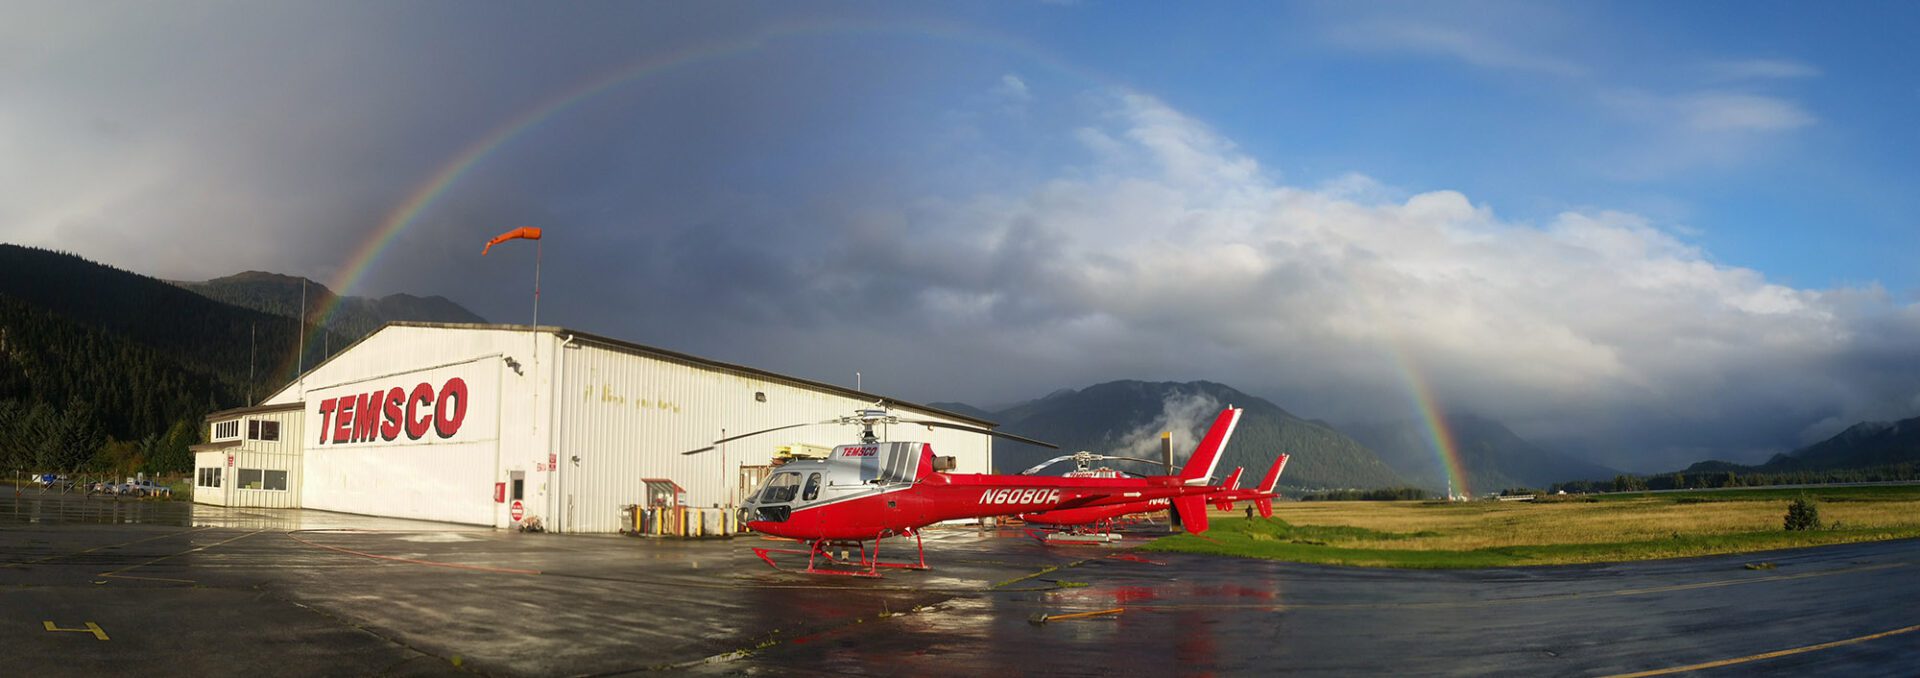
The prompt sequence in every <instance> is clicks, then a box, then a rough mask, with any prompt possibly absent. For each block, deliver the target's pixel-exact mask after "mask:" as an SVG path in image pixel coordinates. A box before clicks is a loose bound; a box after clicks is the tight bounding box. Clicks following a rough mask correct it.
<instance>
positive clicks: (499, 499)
mask: <svg viewBox="0 0 1920 678" xmlns="http://www.w3.org/2000/svg"><path fill="white" fill-rule="evenodd" d="M493 503H495V504H505V503H507V484H506V483H494V484H493Z"/></svg>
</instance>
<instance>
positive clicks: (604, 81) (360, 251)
mask: <svg viewBox="0 0 1920 678" xmlns="http://www.w3.org/2000/svg"><path fill="white" fill-rule="evenodd" d="M849 33H882V34H902V33H904V34H907V35H909V36H912V37H924V38H938V39H946V40H950V41H954V42H962V43H966V44H974V45H985V46H988V47H993V48H997V49H1000V50H1002V51H1007V52H1014V53H1018V54H1021V55H1023V56H1025V57H1028V58H1030V59H1032V60H1033V61H1035V62H1037V63H1038V64H1040V65H1041V66H1044V67H1046V68H1048V69H1049V70H1053V71H1056V72H1063V73H1067V74H1069V75H1073V76H1077V77H1080V78H1083V79H1091V80H1096V81H1100V80H1103V79H1102V78H1099V77H1098V76H1095V75H1092V74H1089V73H1087V72H1085V71H1083V70H1081V69H1078V68H1077V67H1074V66H1072V65H1070V64H1067V63H1065V62H1064V61H1061V60H1060V59H1058V58H1057V57H1055V56H1053V55H1051V54H1048V53H1045V52H1042V51H1039V50H1037V49H1034V48H1032V47H1030V46H1027V45H1023V44H1019V43H1016V42H1014V41H1012V40H1010V39H1008V38H1006V37H1004V36H999V35H994V34H989V33H984V32H981V31H979V30H977V29H975V28H973V27H970V26H964V25H961V24H953V23H939V22H925V21H923V22H921V23H918V24H913V25H905V24H894V23H867V22H855V21H844V20H842V21H831V22H799V23H792V24H787V25H783V26H778V27H772V28H769V29H766V30H763V31H760V32H757V33H751V34H748V35H745V36H742V37H740V38H736V39H732V40H724V41H719V42H715V43H711V44H707V45H702V46H697V47H690V48H687V49H682V50H678V51H672V52H666V53H662V54H657V55H651V56H648V57H645V58H642V59H639V60H637V61H633V62H630V63H627V64H625V65H622V66H620V67H618V68H615V69H613V70H611V71H609V72H607V73H604V74H601V75H599V76H596V77H592V78H589V79H587V80H584V81H582V82H580V83H579V84H576V85H574V86H572V87H568V88H564V89H562V90H560V91H559V93H558V94H557V95H555V96H553V97H551V98H549V99H547V100H546V102H545V103H541V104H538V105H535V106H533V107H531V108H528V109H527V110H526V111H524V112H522V113H520V114H519V115H516V116H513V117H512V118H510V119H508V120H507V121H506V122H504V123H501V124H500V125H497V126H495V127H494V128H493V129H492V130H491V131H489V132H488V133H486V134H485V135H482V136H481V137H480V138H478V139H475V140H474V141H473V142H472V143H470V144H468V145H467V146H466V147H465V149H464V150H461V151H460V152H459V153H456V154H454V156H453V157H452V158H450V159H448V160H447V161H446V162H445V163H444V164H442V165H441V166H440V168H439V169H438V170H436V171H434V172H433V174H432V175H430V176H429V177H428V178H427V180H426V181H425V182H422V183H421V184H420V185H418V186H417V187H415V188H414V190H413V191H412V192H411V193H409V194H408V195H407V197H406V199H404V200H402V201H401V202H400V204H399V205H397V206H396V207H394V209H393V211H391V212H389V213H388V214H387V216H386V218H385V219H384V220H382V221H381V222H380V225H379V227H377V228H375V229H374V231H373V233H372V234H371V235H369V236H368V237H367V239H366V240H365V241H363V242H361V244H360V246H359V247H358V248H356V249H355V250H354V252H353V254H352V255H351V256H349V257H348V258H347V261H346V263H345V264H344V265H343V266H342V267H341V268H340V269H339V272H338V273H337V274H336V275H334V276H333V280H332V281H331V282H329V283H328V287H329V288H331V289H332V290H333V292H334V295H335V296H334V298H333V299H332V300H330V301H328V302H327V303H325V304H323V305H322V306H321V307H320V308H319V309H318V313H316V314H315V315H314V316H312V317H311V318H310V319H309V320H308V322H309V323H311V324H312V330H311V334H309V335H308V337H307V343H308V344H312V343H314V341H316V340H317V338H318V337H319V336H320V333H321V332H323V331H325V329H324V328H325V327H326V326H327V324H328V323H329V322H330V321H331V320H332V319H333V314H334V313H336V312H338V311H339V310H340V299H342V298H344V297H345V296H346V295H348V294H349V293H350V292H352V291H353V290H354V289H355V287H356V286H357V285H358V284H359V283H360V279H361V278H362V277H365V276H366V273H367V271H368V270H370V269H372V268H373V267H374V265H375V264H377V263H379V261H380V255H381V254H382V253H384V252H385V251H386V249H387V248H388V247H389V246H390V245H391V244H392V243H393V241H394V239H395V238H398V237H399V236H400V234H401V233H403V232H405V231H406V230H407V228H408V227H410V226H412V225H413V223H414V222H415V220H417V219H418V218H419V217H420V215H421V213H423V212H425V211H426V210H427V209H428V208H430V207H432V206H433V205H434V204H436V203H437V202H439V200H440V198H441V197H442V196H444V195H445V194H446V192H447V189H448V188H450V187H452V186H453V185H454V184H457V183H459V181H460V179H461V178H462V177H464V176H466V174H467V173H468V172H469V171H471V170H472V169H473V168H474V167H475V166H477V165H479V164H480V163H481V162H483V161H485V160H486V159H487V158H489V157H491V156H493V155H494V154H495V153H496V152H498V151H499V150H500V149H501V148H503V147H506V146H508V145H510V144H511V143H512V142H513V141H514V140H515V139H518V138H520V137H521V136H524V135H525V134H527V133H528V132H529V131H532V130H534V129H536V128H539V127H540V126H541V124H542V123H544V122H546V121H547V120H549V119H551V118H553V117H554V116H555V115H558V114H559V113H562V112H564V111H566V110H568V109H570V108H573V107H574V106H577V105H579V104H580V103H582V102H585V101H588V100H590V99H593V98H595V97H597V96H599V95H600V94H603V93H606V92H607V91H609V90H613V89H616V88H618V87H620V86H622V85H625V84H629V83H633V82H636V81H639V80H643V79H646V78H649V77H653V76H657V75H660V74H663V73H667V72H669V71H672V70H676V69H680V68H684V67H688V66H692V65H696V64H701V63H706V62H710V61H714V60H718V59H723V58H726V57H730V56H735V55H739V54H745V53H748V52H752V51H755V50H758V49H760V48H762V47H764V46H765V45H767V44H768V43H769V42H771V41H774V40H777V39H787V38H793V37H802V36H816V35H834V36H838V35H844V34H849ZM510 226H512V225H511V224H495V225H489V227H490V228H491V227H498V230H505V229H506V228H508V227H510ZM475 242H481V241H480V240H479V239H478V237H476V240H475ZM294 352H295V353H296V355H293V356H290V357H289V358H288V359H287V362H286V364H285V365H283V366H282V369H281V373H283V374H292V373H293V372H294V370H295V369H296V365H297V361H299V360H300V356H299V355H297V353H298V350H297V349H296V350H295V351H294ZM295 376H298V375H295Z"/></svg>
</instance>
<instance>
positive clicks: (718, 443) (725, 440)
mask: <svg viewBox="0 0 1920 678" xmlns="http://www.w3.org/2000/svg"><path fill="white" fill-rule="evenodd" d="M838 423H840V420H839V419H828V420H826V421H810V422H806V423H804V424H787V425H786V426H775V427H773V428H768V429H761V430H758V431H754V432H752V433H742V434H740V435H737V436H727V437H725V438H721V439H719V440H715V441H713V444H712V445H708V446H706V447H702V448H700V449H697V450H687V451H685V452H681V453H680V454H681V456H685V455H689V454H699V453H701V452H706V451H708V450H711V449H713V448H716V447H719V446H721V445H723V444H726V443H730V442H733V441H735V440H739V439H741V438H752V437H754V436H757V435H760V434H762V433H772V432H774V431H784V430H787V429H790V428H800V427H802V426H819V425H821V424H838Z"/></svg>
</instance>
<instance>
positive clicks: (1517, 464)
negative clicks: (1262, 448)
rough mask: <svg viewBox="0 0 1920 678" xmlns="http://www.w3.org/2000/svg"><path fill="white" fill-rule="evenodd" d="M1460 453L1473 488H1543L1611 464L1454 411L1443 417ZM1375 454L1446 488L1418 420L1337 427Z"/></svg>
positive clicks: (1594, 474)
mask: <svg viewBox="0 0 1920 678" xmlns="http://www.w3.org/2000/svg"><path fill="white" fill-rule="evenodd" d="M1446 425H1447V428H1448V429H1449V430H1450V431H1452V433H1453V441H1454V445H1455V449H1457V450H1458V451H1459V453H1460V460H1461V465H1462V466H1464V467H1465V472H1466V476H1467V483H1468V485H1469V486H1470V487H1469V488H1455V490H1456V491H1460V492H1465V491H1467V490H1468V489H1471V490H1472V491H1473V492H1474V493H1480V494H1484V493H1486V492H1492V491H1498V490H1501V489H1507V488H1522V487H1530V488H1544V487H1547V486H1549V485H1551V484H1553V483H1556V482H1560V481H1563V480H1566V479H1568V478H1607V477H1611V476H1614V475H1617V474H1619V473H1620V472H1619V471H1618V470H1615V469H1611V468H1608V467H1606V466H1602V465H1600V464H1594V463H1591V462H1587V461H1585V460H1582V459H1577V458H1574V457H1571V456H1568V455H1565V454H1561V453H1558V452H1554V451H1551V450H1544V449H1540V448H1539V447H1535V446H1534V445H1533V444H1532V443H1529V442H1527V441H1526V440H1523V439H1521V438H1520V436H1517V435H1514V433H1513V431H1511V430H1508V429H1507V427H1506V426H1505V425H1502V424H1501V423H1500V422H1497V421H1494V420H1492V419H1487V418H1485V417H1477V416H1472V415H1455V416H1449V417H1447V418H1446ZM1340 428H1341V430H1343V431H1346V432H1348V433H1349V434H1351V435H1352V436H1353V439H1354V440H1357V441H1360V443H1361V444H1363V445H1366V446H1367V447H1368V448H1369V449H1372V450H1373V451H1374V452H1376V453H1378V454H1379V455H1380V459H1381V461H1385V462H1386V463H1387V465H1388V466H1390V467H1392V468H1393V470H1395V471H1397V472H1399V474H1400V475H1401V476H1402V477H1405V478H1407V479H1409V480H1411V481H1413V482H1414V484H1415V485H1417V486H1419V487H1423V488H1426V489H1430V490H1434V492H1435V494H1440V493H1443V492H1444V491H1445V490H1446V483H1447V480H1446V475H1445V472H1444V471H1443V470H1442V469H1441V467H1440V458H1439V456H1438V453H1437V452H1436V451H1435V450H1434V444H1433V435H1432V431H1431V430H1430V429H1429V428H1428V427H1427V426H1426V425H1425V424H1424V423H1422V422H1420V421H1417V420H1404V421H1399V422H1392V423H1381V424H1354V425H1346V426H1342V427H1340Z"/></svg>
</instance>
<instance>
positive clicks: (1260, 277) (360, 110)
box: [0, 2, 1920, 470]
mask: <svg viewBox="0 0 1920 678" xmlns="http://www.w3.org/2000/svg"><path fill="white" fill-rule="evenodd" d="M1917 15H1920V10H1916V9H1914V8H1913V7H1912V6H1911V5H1908V4H1899V3H1841V4H1832V5H1818V6H1816V5H1803V4H1784V3H1782V4H1771V3H1768V4H1760V3H1650V2H1649V3H1591V4H1560V3H1554V4H1548V3H1498V2H1489V3H1443V2H1420V3H1405V4H1401V3H1367V4H1360V3H1186V4H1173V3H1103V2H1079V3H972V4H906V3H807V4H793V3H754V4H743V3H701V4H690V3H689V4H639V3H570V4H564V5H532V4H475V3H458V2H412V3H405V4H399V5H395V4H387V3H376V2H341V3H311V4H261V3H234V2H178V3H168V4H164V5H155V4H141V3H112V2H100V3H82V4H76V3H20V4H17V5H15V6H14V8H12V10H11V13H10V19H13V20H10V21H8V22H7V23H6V24H5V25H0V91H5V92H7V96H6V97H5V98H4V100H0V101H3V102H4V103H0V187H3V188H0V190H4V191H6V193H5V194H4V196H3V199H0V240H5V241H9V242H19V243H24V244H31V245H39V246H46V247H53V248H58V249H63V250H67V251H73V252H76V253H79V254H81V255H84V256H88V257H90V258H94V259H96V260H100V261H104V262H106V263H109V264H113V265H115V266H120V267H122V268H126V269H130V270H134V271H139V272H143V273H148V274H151V275H155V276H159V277H166V278H174V279H204V278H210V277H216V276H220V275H226V274H231V273H234V272H237V271H241V270H248V269H260V270H272V271H277V272H283V273H290V274H297V275H305V276H308V277H312V278H315V279H317V280H321V281H323V282H326V283H328V284H331V285H335V286H338V287H345V288H347V289H346V290H345V291H347V292H350V293H354V294H386V293H391V292H401V291H404V292H410V293H414V294H441V295H445V296H448V297H451V298H453V299H454V300H456V301H458V302H460V303H462V304H464V305H467V306H469V307H471V308H473V309H475V310H477V311H478V312H480V313H481V314H482V315H484V316H487V317H489V318H492V319H494V320H500V321H518V320H520V319H521V318H522V317H523V314H525V313H526V311H527V310H528V309H527V300H526V290H525V288H526V282H527V281H526V280H525V279H524V276H523V275H521V273H520V272H521V271H524V270H525V269H526V268H528V267H529V265H530V264H531V262H530V261H526V260H525V259H526V258H528V257H529V256H530V255H528V254H527V253H525V252H522V251H517V250H508V251H505V252H496V254H495V255H493V256H490V257H489V258H488V259H487V260H485V261H477V260H476V259H477V258H476V256H475V255H476V248H477V247H478V245H479V243H481V242H483V241H484V240H485V239H486V238H487V237H489V236H491V235H493V234H495V233H498V232H501V231H505V230H508V229H509V228H512V227H514V226H519V225H538V226H542V227H543V228H546V229H547V232H548V233H549V234H550V235H549V238H548V240H547V241H546V242H545V253H546V257H547V263H548V268H547V272H546V277H545V278H544V283H545V295H544V296H543V298H542V308H541V311H542V313H541V319H542V320H543V321H549V322H555V323H561V324H566V325H572V326H576V327H579V328H581V329H587V330H592V331H598V332H602V333H606V334H611V335H615V336H621V337H625V338H629V339H632V340H635V341H640V342H643V343H650V344H655V345H660V346H664V347H667V348H672V349H676V350H683V351H688V352H691V353H695V354H699V355H706V356H711V357H714V358H719V359H724V360H731V361H737V362H742V363H747V364H753V365H757V366H762V367H766V368H769V369H773V370H777V371H782V372H787V373H792V374H797V375H801V376H806V377H810V378H815V379H822V380H826V381H835V382H843V381H848V377H849V375H851V374H852V373H853V372H854V371H856V370H857V371H860V372H862V373H863V374H864V375H866V377H865V378H866V384H867V385H868V386H869V387H871V388H874V389H876V390H878V391H880V392H884V393H889V394H892V395H896V396H899V397H904V398H909V399H914V400H923V401H927V400H962V401H972V402H978V403H1006V402H1013V401H1018V400H1022V399H1026V398H1032V397H1036V396H1038V395H1041V394H1045V393H1047V392H1050V391H1053V390H1055V389H1058V388H1062V387H1078V386H1085V385H1088V384H1091V383H1096V382H1101V381H1107V380H1112V379H1123V378H1138V379H1162V380H1181V381H1185V380H1193V379H1210V380H1214V381H1220V382H1225V383H1229V384H1232V385H1235V386H1237V387H1239V388H1242V389H1243V390H1247V391H1250V392H1253V393H1255V394H1258V395H1261V396H1263V397H1267V398H1269V399H1272V400H1274V401H1276V402H1278V403H1280V404H1281V405H1283V406H1285V407H1287V408H1288V409H1290V410H1292V411H1295V412H1297V413H1301V414H1303V415H1306V416H1312V417H1319V418H1324V419H1329V420H1333V421H1369V420H1389V419H1410V418H1412V417H1414V416H1415V414H1416V413H1415V411H1414V408H1413V407H1412V403H1411V402H1410V400H1409V397H1408V395H1407V394H1408V392H1409V384H1411V383H1412V379H1411V377H1412V376H1415V375H1416V374H1417V376H1419V377H1420V379H1422V380H1424V381H1425V382H1426V383H1427V384H1429V385H1430V386H1431V387H1432V392H1433V393H1434V395H1435V397H1436V398H1437V399H1438V401H1439V403H1440V405H1441V409H1442V410H1445V411H1452V412H1460V413H1475V414H1480V415H1482V416H1488V417H1492V418H1495V419H1498V420H1500V421H1503V422H1505V423H1507V424H1508V425H1509V426H1511V427H1513V428H1514V429H1515V430H1516V431H1518V432H1520V433H1521V434H1522V435H1524V436H1526V437H1528V438H1529V439H1531V440H1534V441H1536V442H1540V443H1542V444H1546V445H1549V446H1552V447H1556V448H1559V449H1564V450H1568V451H1573V452H1576V453H1580V454H1585V455H1588V456H1590V457H1593V458H1596V459H1602V460H1604V461H1607V462H1608V463H1611V464H1614V465H1616V466H1621V467H1625V468H1632V469H1635V470H1663V469H1668V468H1672V467H1675V466H1680V465H1685V464H1686V463H1691V462H1692V461H1696V460H1699V459H1702V458H1707V457H1718V458H1724V459H1732V460H1736V461H1760V460H1764V459H1765V458H1766V457H1767V456H1768V455H1771V454H1773V453H1777V452H1780V451H1785V450H1788V449H1792V448H1793V447H1795V446H1798V445H1802V444H1806V443H1808V442H1812V441H1815V440H1818V439H1821V438H1823V437H1825V436H1828V435H1831V434H1833V433H1835V432H1837V431H1839V430H1841V429H1843V428H1845V427H1846V426H1847V425H1850V424H1852V423H1854V422H1858V421H1863V420H1886V419H1898V418H1906V417H1913V416H1920V273H1916V271H1920V265H1917V264H1920V254H1916V252H1920V235H1916V234H1920V228H1916V223H1915V222H1916V218H1917V217H1920V198H1916V197H1915V196H1916V192H1915V191H1913V190H1912V189H1911V187H1912V186H1914V185H1916V179H1920V163H1915V162H1914V161H1913V160H1912V159H1913V158H1914V157H1916V155H1920V154H1916V151H1920V143H1916V142H1917V141H1920V138H1917V133H1916V132H1915V131H1914V129H1913V125H1912V124H1911V123H1910V119H1911V118H1912V117H1913V116H1912V115H1911V111H1913V110H1914V109H1915V107H1916V106H1915V104H1916V103H1917V102H1916V100H1917V99H1920V85H1915V84H1914V83H1916V82H1920V77H1915V76H1916V75H1920V74H1916V73H1915V66H1916V63H1920V59H1916V57H1915V55H1914V53H1913V50H1912V49H1911V48H1910V47H1906V46H1905V44H1906V42H1907V41H1908V39H1909V35H1910V34H1911V33H1912V32H1913V29H1914V28H1915V27H1916V26H1917V25H1920V21H1916V16H1917ZM647 64H659V65H660V67H658V68H651V69H648V68H639V70H633V69H636V67H637V66H636V65H638V66H645V65H647ZM626 71H631V72H635V73H637V74H638V75H637V77H633V78H630V79H626V80H622V81H619V82H617V83H613V84H610V85H609V86H606V87H603V88H599V89H592V90H591V91H589V90H588V89H583V88H587V87H588V86H589V85H590V84H592V83H595V82H600V81H602V80H603V79H604V78H605V77H606V76H607V75H608V74H611V73H618V72H626ZM583 92H586V94H585V95H583V96H577V97H575V95H577V94H581V93H583ZM569 97H575V98H572V99H569ZM560 101H571V103H570V104H569V105H566V106H561V107H558V108H552V113H551V115H547V116H545V117H543V118H540V119H539V120H538V121H537V122H535V123H534V124H529V125H524V126H519V127H516V125H517V124H518V122H517V121H523V120H525V119H527V116H528V115H530V113H531V112H535V111H541V110H547V109H548V108H549V107H551V106H552V104H554V103H555V102H560ZM507 131H513V133H511V134H507V133H506V132H507ZM496 138H499V139H505V141H504V142H502V143H499V144H497V145H493V146H486V144H485V142H486V140H488V139H496ZM480 148H484V149H486V152H484V153H481V154H479V155H477V156H472V157H475V158H477V160H476V161H475V162H473V163H471V165H470V166H466V169H465V170H464V171H463V172H460V173H458V174H457V175H454V176H456V177H457V178H456V180H454V181H452V182H450V183H448V184H447V185H446V187H445V190H443V191H438V192H432V191H430V190H429V189H430V187H431V186H433V185H434V183H433V182H434V179H435V177H439V176H447V172H449V171H450V169H451V168H453V167H454V166H455V165H456V164H457V160H458V159H460V158H462V157H468V156H466V155H465V154H467V153H469V152H470V151H473V150H475V149H480ZM428 194H431V195H432V196H433V199H432V200H429V201H427V202H426V203H424V206H423V208H422V209H420V210H419V212H418V214H417V215H415V216H413V217H412V218H410V219H405V220H400V221H399V222H398V223H404V228H402V229H401V230H400V231H399V232H398V234H397V235H396V237H394V238H393V240H392V242H391V244H390V245H389V246H388V247H386V248H385V250H384V251H383V252H382V254H381V256H380V257H379V258H377V259H375V260H374V263H373V265H372V266H370V267H369V268H368V269H367V270H366V273H365V275H364V276H353V275H350V274H351V272H352V269H351V266H350V261H351V258H352V256H353V253H354V252H355V251H356V250H357V249H358V248H359V246H360V245H361V244H362V243H365V242H368V241H369V240H372V239H374V238H377V237H378V234H379V233H380V232H381V228H382V225H383V224H386V223H390V222H396V216H395V215H398V214H404V213H407V211H406V206H407V205H410V204H413V203H412V201H413V199H414V198H416V197H419V196H422V195H428Z"/></svg>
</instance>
